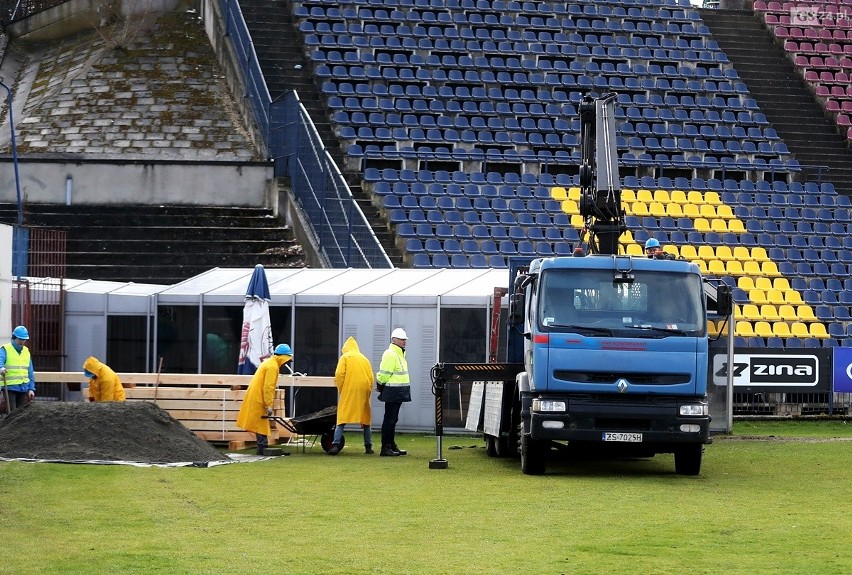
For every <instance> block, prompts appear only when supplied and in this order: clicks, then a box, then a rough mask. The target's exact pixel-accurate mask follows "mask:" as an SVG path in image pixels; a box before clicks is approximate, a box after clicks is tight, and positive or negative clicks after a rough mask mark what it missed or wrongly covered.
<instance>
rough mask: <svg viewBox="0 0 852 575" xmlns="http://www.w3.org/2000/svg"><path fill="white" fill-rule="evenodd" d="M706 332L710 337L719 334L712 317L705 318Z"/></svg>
mask: <svg viewBox="0 0 852 575" xmlns="http://www.w3.org/2000/svg"><path fill="white" fill-rule="evenodd" d="M707 333H708V334H710V336H711V337H712V336H716V335H719V329H718V328H717V327H716V322H715V321H713V320H712V319H708V320H707Z"/></svg>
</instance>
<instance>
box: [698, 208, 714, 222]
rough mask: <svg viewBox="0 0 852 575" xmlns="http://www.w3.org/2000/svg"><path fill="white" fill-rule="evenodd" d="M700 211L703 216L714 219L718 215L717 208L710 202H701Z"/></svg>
mask: <svg viewBox="0 0 852 575" xmlns="http://www.w3.org/2000/svg"><path fill="white" fill-rule="evenodd" d="M698 213H699V214H701V217H702V218H707V219H708V220H712V219H714V218H715V217H716V208H715V207H714V206H712V205H710V204H701V205H700V206H698Z"/></svg>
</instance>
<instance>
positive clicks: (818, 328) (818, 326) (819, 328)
mask: <svg viewBox="0 0 852 575" xmlns="http://www.w3.org/2000/svg"><path fill="white" fill-rule="evenodd" d="M808 331H809V332H810V334H811V337H818V338H820V339H825V338H827V337H828V332H827V331H825V324H824V323H822V322H819V321H815V322H813V323H812V324H810V329H809V330H808Z"/></svg>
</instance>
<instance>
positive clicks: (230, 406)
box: [127, 397, 284, 419]
mask: <svg viewBox="0 0 852 575" xmlns="http://www.w3.org/2000/svg"><path fill="white" fill-rule="evenodd" d="M127 400H128V401H147V402H148V403H155V402H154V401H153V400H152V399H140V398H135V397H128V398H127ZM156 404H157V406H158V407H160V408H162V409H165V410H166V411H172V410H175V409H183V410H188V411H222V409H223V407H224V409H225V411H229V412H234V413H236V412H237V411H239V410H240V405H241V404H242V402H239V401H229V402H225V404H224V406H223V405H222V402H221V401H218V400H192V399H181V398H179V397H178V398H175V399H161V398H159V397H158V398H157V401H156ZM272 409H274V410H275V411H276V413H282V412H283V410H284V402H283V400H280V399H276V400H275V402H273V404H272ZM176 419H177V418H176Z"/></svg>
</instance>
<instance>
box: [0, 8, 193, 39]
mask: <svg viewBox="0 0 852 575" xmlns="http://www.w3.org/2000/svg"><path fill="white" fill-rule="evenodd" d="M119 2H120V4H121V12H122V17H123V18H128V19H129V18H131V17H138V16H140V15H155V14H162V13H164V12H170V11H172V10H175V9H176V8H177V7H178V6H180V5H181V4H183V3H185V2H183V1H182V0H119ZM109 4H111V2H109V1H107V0H70V1H68V2H63V3H62V4H60V5H58V6H54V7H53V8H50V9H48V10H45V11H44V12H39V13H38V14H34V15H33V16H30V17H28V18H26V19H24V20H21V21H19V22H15V23H14V24H12V25H10V26H7V27H6V33H7V34H9V35H10V36H11V37H13V38H21V39H25V40H29V41H34V42H43V41H47V40H56V39H58V38H65V37H66V36H70V35H71V34H76V33H77V32H81V31H83V30H92V29H94V28H97V27H98V26H100V25H103V24H104V22H105V20H106V17H107V12H108V11H107V10H106V9H105V7H106V6H108V5H109Z"/></svg>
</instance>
